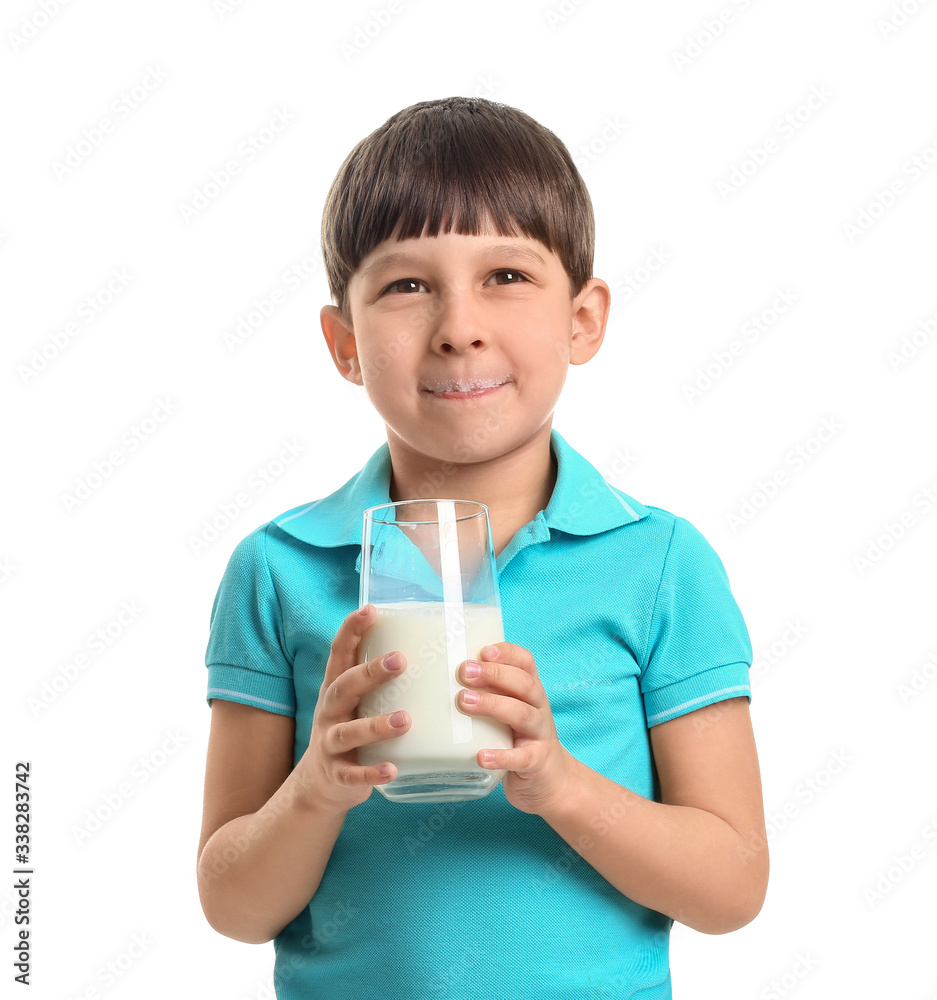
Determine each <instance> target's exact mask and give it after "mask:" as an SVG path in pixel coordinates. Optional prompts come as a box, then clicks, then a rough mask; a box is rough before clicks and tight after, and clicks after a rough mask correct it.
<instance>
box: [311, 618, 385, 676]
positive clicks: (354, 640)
mask: <svg viewBox="0 0 937 1000" xmlns="http://www.w3.org/2000/svg"><path fill="white" fill-rule="evenodd" d="M376 620H377V611H376V610H375V608H374V605H373V604H366V605H365V606H364V607H363V608H359V609H358V610H357V611H352V612H351V614H349V615H347V616H346V618H345V620H344V621H343V622H342V624H341V625H339V627H338V631H337V632H336V633H335V638H334V639H333V640H332V645H331V647H330V649H329V659H328V663H327V664H326V667H325V677H324V678H323V681H322V684H323V687H328V686H329V684H331V683H332V681H334V680H335V679H336V677H339V676H340V675H341V674H343V673H344V672H345V671H346V670H348V669H349V667H353V666H355V665H356V664H357V663H358V647H359V646H360V644H361V636H362V635H364V633H365V632H366V631H367V630H368V629H369V628H370V627H371V626H372V625H373V624H374V622H375V621H376Z"/></svg>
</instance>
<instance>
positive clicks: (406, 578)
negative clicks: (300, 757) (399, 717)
mask: <svg viewBox="0 0 937 1000" xmlns="http://www.w3.org/2000/svg"><path fill="white" fill-rule="evenodd" d="M365 604H373V605H374V606H375V608H376V610H377V621H376V622H375V623H374V625H372V626H371V628H369V629H368V631H367V632H365V634H364V635H363V636H362V639H361V646H360V650H359V656H358V661H359V662H360V663H364V662H365V661H366V660H369V659H372V658H373V657H377V656H383V655H384V654H385V653H390V652H392V651H393V650H400V651H401V652H402V653H403V654H404V656H406V658H407V660H406V662H407V666H406V669H405V670H404V672H403V673H402V674H401V676H400V677H398V678H395V679H394V680H392V681H388V682H386V683H385V684H382V685H381V686H380V687H379V688H377V689H376V690H375V691H373V692H371V693H370V694H368V695H366V696H365V697H364V698H362V699H361V702H360V704H359V708H358V714H359V717H360V718H370V717H372V716H376V715H385V714H387V713H390V712H396V711H397V710H399V709H405V710H406V711H408V712H409V713H410V715H411V717H412V719H413V723H412V725H411V727H410V730H409V731H408V732H406V733H404V734H403V736H399V737H396V738H395V739H392V740H384V741H382V742H380V743H372V744H370V745H369V746H364V747H359V748H358V762H359V763H360V764H373V765H377V764H381V763H383V762H384V761H390V762H391V763H393V764H396V765H397V771H398V775H397V777H396V778H395V779H394V780H393V781H391V782H389V783H388V784H386V785H378V786H377V790H378V791H379V792H380V793H381V794H382V795H384V796H386V797H387V798H388V799H390V800H391V801H393V802H452V801H458V800H464V799H480V798H483V797H484V796H485V795H488V793H489V792H491V791H492V790H493V789H494V788H496V787H497V785H498V784H499V783H500V781H501V778H502V777H503V775H504V772H503V771H490V770H485V769H484V768H482V767H479V766H478V763H477V761H476V755H477V754H478V751H479V750H484V749H506V748H509V747H512V746H513V745H514V741H513V733H512V732H511V729H510V728H509V727H508V726H505V725H502V724H501V723H499V722H495V721H493V720H492V719H483V718H477V717H472V716H470V715H466V714H465V713H464V712H462V711H461V710H460V708H459V706H458V703H457V700H456V699H457V696H458V693H459V691H460V690H461V689H462V686H463V685H462V684H460V682H459V680H458V679H457V676H456V674H457V671H458V668H459V665H460V664H461V663H462V662H463V661H465V660H469V659H475V660H477V659H479V658H480V656H481V650H482V647H484V646H487V645H490V644H491V643H495V642H501V641H503V639H504V631H503V625H502V622H501V603H500V600H499V597H498V576H497V567H496V564H495V555H494V545H493V544H492V539H491V525H490V523H489V520H488V508H487V507H486V506H485V505H484V504H481V503H475V502H474V501H470V500H404V501H400V502H398V503H391V504H386V505H384V506H381V507H371V508H369V509H368V510H366V511H365V512H364V525H363V537H362V545H361V605H360V606H362V607H363V606H364V605H365Z"/></svg>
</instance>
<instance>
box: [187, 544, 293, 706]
mask: <svg viewBox="0 0 937 1000" xmlns="http://www.w3.org/2000/svg"><path fill="white" fill-rule="evenodd" d="M266 533H267V526H266V525H265V526H264V527H262V528H258V529H257V530H256V531H254V532H252V533H251V534H250V535H248V536H247V537H246V538H244V539H243V540H242V541H241V542H239V543H238V545H237V547H236V548H235V550H234V552H233V553H232V554H231V558H230V560H229V561H228V566H227V569H226V570H225V573H224V576H223V577H222V579H221V585H220V586H219V587H218V593H217V594H216V596H215V602H214V605H213V606H212V612H211V629H210V634H209V639H208V650H207V651H206V654H205V665H206V666H207V667H208V695H207V697H208V702H209V704H211V702H212V700H213V699H214V698H220V699H222V700H225V701H237V702H241V703H242V704H245V705H254V706H255V707H257V708H263V709H265V710H267V711H268V712H274V713H276V714H278V715H289V716H295V714H296V694H295V689H294V686H293V665H292V662H291V657H290V656H289V655H288V654H287V652H286V650H285V643H284V640H283V621H282V616H281V613H280V603H279V600H278V599H277V594H276V590H275V588H274V584H273V579H272V577H271V574H270V567H269V565H268V564H267V550H266V538H267V534H266Z"/></svg>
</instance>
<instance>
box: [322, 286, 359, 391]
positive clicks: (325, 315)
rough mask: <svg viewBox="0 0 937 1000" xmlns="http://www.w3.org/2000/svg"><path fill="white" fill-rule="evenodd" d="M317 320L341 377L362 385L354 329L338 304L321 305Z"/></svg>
mask: <svg viewBox="0 0 937 1000" xmlns="http://www.w3.org/2000/svg"><path fill="white" fill-rule="evenodd" d="M319 322H320V324H321V325H322V333H323V335H324V337H325V342H326V343H327V344H328V345H329V353H330V354H331V355H332V360H333V361H334V362H335V367H336V368H337V369H338V371H339V373H340V374H341V376H342V378H345V379H348V381H349V382H354V383H355V385H364V382H363V380H362V378H361V365H360V364H359V362H358V347H357V344H356V342H355V331H354V330H353V329H352V327H351V326H350V325H349V324H348V321H347V320H345V319H344V318H343V317H342V314H341V313H340V312H339V311H338V306H331V305H330V306H323V307H322V309H321V311H320V313H319Z"/></svg>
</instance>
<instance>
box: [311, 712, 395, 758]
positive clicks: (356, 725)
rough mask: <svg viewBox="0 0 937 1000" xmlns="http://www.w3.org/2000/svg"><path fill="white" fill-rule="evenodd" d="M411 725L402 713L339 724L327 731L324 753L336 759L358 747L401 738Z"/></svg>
mask: <svg viewBox="0 0 937 1000" xmlns="http://www.w3.org/2000/svg"><path fill="white" fill-rule="evenodd" d="M412 724H413V719H412V717H411V715H410V713H409V712H404V711H398V712H392V713H391V714H390V715H376V716H374V717H373V718H370V719H352V720H351V721H349V722H339V723H337V724H336V725H334V726H331V727H330V728H329V729H328V731H327V733H326V737H325V747H324V749H325V752H326V753H328V754H331V755H333V756H336V757H338V756H340V755H342V754H346V753H350V752H351V751H352V750H357V749H358V748H359V747H364V746H370V744H372V743H380V742H381V741H382V740H391V739H395V738H396V737H398V736H402V735H403V734H404V733H405V732H407V731H408V730H409V729H410V726H411V725H412Z"/></svg>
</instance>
